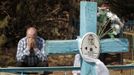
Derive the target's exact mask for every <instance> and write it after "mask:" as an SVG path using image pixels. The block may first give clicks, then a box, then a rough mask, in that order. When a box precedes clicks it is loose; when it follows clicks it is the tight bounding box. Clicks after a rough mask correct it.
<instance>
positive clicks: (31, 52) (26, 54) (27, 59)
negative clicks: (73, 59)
mask: <svg viewBox="0 0 134 75" xmlns="http://www.w3.org/2000/svg"><path fill="white" fill-rule="evenodd" d="M44 47H45V41H44V40H43V38H41V37H39V36H37V30H36V28H35V27H29V28H28V29H27V31H26V37H24V38H22V39H21V40H20V41H19V43H18V47H17V54H16V59H17V66H21V67H36V66H48V64H47V53H46V51H45V50H44Z"/></svg>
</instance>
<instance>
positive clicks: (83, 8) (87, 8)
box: [80, 1, 97, 37]
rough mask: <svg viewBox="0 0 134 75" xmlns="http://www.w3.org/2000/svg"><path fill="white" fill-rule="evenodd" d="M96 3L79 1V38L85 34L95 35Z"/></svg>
mask: <svg viewBox="0 0 134 75" xmlns="http://www.w3.org/2000/svg"><path fill="white" fill-rule="evenodd" d="M96 15H97V3H96V2H88V1H81V3H80V36H81V37H82V36H83V35H85V34H86V33H87V32H94V33H96V28H97V26H96V24H97V16H96Z"/></svg>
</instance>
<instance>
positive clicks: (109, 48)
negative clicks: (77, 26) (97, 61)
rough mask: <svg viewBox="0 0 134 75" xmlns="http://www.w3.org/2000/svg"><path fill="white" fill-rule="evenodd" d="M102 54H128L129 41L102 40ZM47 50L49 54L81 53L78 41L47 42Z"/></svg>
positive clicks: (116, 39)
mask: <svg viewBox="0 0 134 75" xmlns="http://www.w3.org/2000/svg"><path fill="white" fill-rule="evenodd" d="M100 45H101V48H100V51H101V53H112V52H128V40H127V39H124V38H122V39H118V38H115V39H111V38H109V39H102V40H100ZM45 47H46V48H45V50H46V51H47V52H48V54H68V53H69V54H70V53H72V54H76V53H79V49H78V41H77V40H47V41H46V46H45Z"/></svg>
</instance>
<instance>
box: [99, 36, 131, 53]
mask: <svg viewBox="0 0 134 75" xmlns="http://www.w3.org/2000/svg"><path fill="white" fill-rule="evenodd" d="M100 45H101V51H102V53H112V52H116V53H117V52H128V45H129V43H128V40H127V39H124V38H120V39H118V38H114V39H102V40H101V41H100Z"/></svg>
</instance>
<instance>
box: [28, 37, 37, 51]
mask: <svg viewBox="0 0 134 75" xmlns="http://www.w3.org/2000/svg"><path fill="white" fill-rule="evenodd" d="M27 46H28V48H30V50H33V49H34V48H36V41H35V39H34V38H28V41H27Z"/></svg>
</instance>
